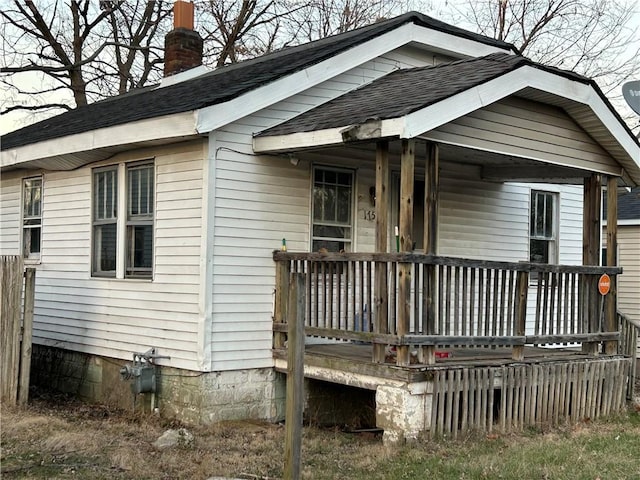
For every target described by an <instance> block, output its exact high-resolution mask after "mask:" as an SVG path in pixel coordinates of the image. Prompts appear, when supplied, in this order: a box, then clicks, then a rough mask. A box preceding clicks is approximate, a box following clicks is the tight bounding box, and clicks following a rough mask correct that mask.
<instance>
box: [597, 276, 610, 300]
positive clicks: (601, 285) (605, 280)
mask: <svg viewBox="0 0 640 480" xmlns="http://www.w3.org/2000/svg"><path fill="white" fill-rule="evenodd" d="M609 290H611V278H610V277H609V275H607V274H606V273H603V274H602V275H601V276H600V279H599V280H598V291H599V292H600V295H606V294H607V293H609Z"/></svg>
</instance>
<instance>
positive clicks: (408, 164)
mask: <svg viewBox="0 0 640 480" xmlns="http://www.w3.org/2000/svg"><path fill="white" fill-rule="evenodd" d="M414 170H415V140H413V139H409V140H406V139H405V140H402V155H401V157H400V231H399V233H400V251H401V252H411V251H412V250H413V238H412V236H413V182H414ZM411 268H412V264H411V263H406V262H405V263H401V264H400V265H399V266H398V336H399V337H403V336H404V335H406V334H408V333H409V322H410V316H411ZM410 360H411V359H410V350H409V346H408V345H402V346H399V347H398V357H397V359H396V361H397V364H398V365H409V363H410Z"/></svg>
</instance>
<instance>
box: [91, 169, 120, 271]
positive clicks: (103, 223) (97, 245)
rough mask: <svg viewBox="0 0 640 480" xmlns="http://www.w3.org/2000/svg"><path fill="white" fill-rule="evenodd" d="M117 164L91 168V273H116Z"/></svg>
mask: <svg viewBox="0 0 640 480" xmlns="http://www.w3.org/2000/svg"><path fill="white" fill-rule="evenodd" d="M117 221H118V168H117V166H112V167H107V168H103V169H97V170H94V171H93V273H94V275H100V276H109V277H115V276H116V246H117V240H118V224H117Z"/></svg>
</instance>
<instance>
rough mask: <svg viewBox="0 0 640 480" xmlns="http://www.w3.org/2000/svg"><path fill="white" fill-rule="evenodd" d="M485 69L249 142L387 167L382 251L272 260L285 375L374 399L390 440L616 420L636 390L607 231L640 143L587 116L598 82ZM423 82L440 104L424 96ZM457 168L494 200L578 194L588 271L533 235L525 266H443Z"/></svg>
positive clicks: (433, 71) (455, 262)
mask: <svg viewBox="0 0 640 480" xmlns="http://www.w3.org/2000/svg"><path fill="white" fill-rule="evenodd" d="M479 60H482V59H475V60H470V61H467V63H464V62H454V63H453V64H451V65H450V66H443V67H432V68H427V69H424V70H423V71H422V72H418V70H421V69H413V70H411V71H410V72H411V73H410V74H406V75H405V74H403V73H402V71H400V73H397V75H395V76H394V74H390V75H388V76H387V77H385V78H383V79H382V80H381V81H375V82H373V83H372V84H370V85H368V86H366V87H363V88H361V89H359V90H357V91H356V92H352V93H350V94H346V95H344V96H343V97H339V98H338V99H336V100H334V101H332V102H329V103H328V104H326V105H323V106H321V107H318V108H316V109H314V110H311V111H310V112H307V113H306V114H303V115H301V116H300V117H296V118H294V119H293V120H291V121H289V122H285V123H284V124H281V125H279V126H276V127H274V128H273V129H270V130H267V131H266V132H262V133H261V134H259V135H258V136H256V138H255V139H254V150H255V151H256V152H262V153H287V154H295V155H300V156H301V157H302V156H304V155H306V154H307V153H308V152H309V153H308V154H309V155H314V154H318V155H326V156H331V155H338V156H345V157H346V156H349V155H353V156H355V157H357V159H358V161H359V162H361V163H366V162H368V163H369V165H371V166H373V165H375V167H374V168H375V186H374V187H373V188H372V190H371V192H372V193H371V194H372V197H375V200H374V203H375V241H374V242H373V243H374V246H373V251H372V252H366V253H365V252H355V251H336V252H332V251H318V252H309V253H307V252H300V253H297V252H296V253H293V252H288V251H287V252H285V251H276V252H274V254H273V259H274V261H275V263H276V298H275V310H274V325H273V330H274V358H275V361H276V367H277V368H279V369H281V370H282V371H288V370H289V368H291V364H292V362H293V361H294V359H295V358H296V355H298V356H299V355H303V358H304V372H305V375H306V376H307V377H309V378H316V379H320V380H325V381H329V382H335V383H341V384H345V385H352V386H358V387H360V388H367V389H371V390H375V392H376V394H375V399H376V419H377V420H376V421H377V424H378V426H380V427H381V428H383V429H384V431H385V436H386V438H387V439H388V440H389V441H397V440H401V439H403V438H404V439H409V438H414V437H416V436H417V435H418V434H419V433H420V432H424V431H430V432H431V433H432V434H449V433H451V434H453V435H455V434H457V432H459V431H464V430H469V429H480V430H491V429H493V428H500V429H509V428H514V427H520V428H521V427H523V426H525V425H536V424H540V423H558V422H561V421H566V420H569V419H571V420H579V419H581V418H586V417H597V416H598V415H607V414H609V413H611V412H614V411H616V410H619V409H620V408H622V406H623V404H624V400H625V398H626V396H628V395H631V392H632V384H633V378H634V373H633V370H632V369H633V368H634V366H635V363H634V362H632V359H631V354H632V353H631V352H632V350H633V349H632V344H633V342H635V341H636V340H635V339H636V338H637V330H636V329H635V327H633V328H631V329H629V328H627V325H626V323H625V322H623V321H622V320H621V318H622V317H621V316H619V315H618V312H617V309H616V277H617V275H619V274H621V273H622V272H621V269H620V268H618V267H617V266H616V265H617V261H616V248H615V245H616V233H617V230H616V222H615V221H613V220H612V219H616V218H617V192H618V188H619V187H621V186H624V185H626V184H634V183H637V182H638V181H640V166H639V165H638V161H639V160H638V158H636V157H635V156H636V153H637V151H638V144H637V141H634V139H633V138H632V134H630V132H628V131H627V130H628V129H626V130H625V127H623V126H622V125H621V121H620V119H619V117H616V114H615V113H614V112H612V111H611V110H606V111H602V109H603V108H606V107H603V105H602V103H603V102H602V100H601V99H599V98H589V101H590V102H591V103H588V102H587V104H586V106H585V103H584V98H583V97H584V95H585V93H584V92H581V91H580V88H584V89H585V90H591V89H592V88H593V87H592V85H591V84H589V83H588V82H586V84H585V82H579V81H577V80H576V79H575V78H567V77H562V78H561V76H559V75H556V73H555V72H548V71H543V70H538V69H530V68H529V67H530V65H528V64H527V63H526V62H525V64H519V63H517V62H518V60H514V59H511V58H491V59H490V61H487V60H485V61H484V62H485V63H483V62H482V61H479ZM474 62H475V63H474ZM514 62H516V63H514ZM496 65H498V67H496ZM465 68H470V69H472V71H473V75H471V72H467V73H468V74H464V75H463V73H464V69H465ZM447 69H450V70H451V71H450V72H449V70H447ZM461 69H462V70H463V71H462V72H461V71H460V70H461ZM449 73H450V74H453V73H455V75H456V76H455V79H456V80H452V77H450V76H448V74H449ZM419 74H421V75H419ZM416 75H418V76H417V77H416ZM392 76H394V78H391V77H392ZM423 77H424V78H423ZM443 78H444V79H445V80H444V83H443ZM421 82H423V83H422V85H425V84H428V85H431V86H432V87H433V85H434V82H439V84H438V85H439V86H440V87H441V89H440V90H438V89H436V88H431V89H425V88H424V87H423V88H421V89H420V88H418V90H416V91H415V92H413V91H412V90H411V88H412V86H413V85H420V84H421ZM425 82H426V83H425ZM457 82H458V83H457ZM576 83H579V84H580V85H578V86H577V87H579V88H576V85H575V84H576ZM416 88H417V87H416ZM399 92H402V94H400V93H399ZM576 92H577V93H576ZM576 95H578V96H579V97H580V98H575V97H576ZM585 98H586V97H585ZM354 105H355V106H358V108H359V109H354ZM416 152H419V153H416ZM445 164H446V165H447V168H448V170H449V171H450V172H451V171H455V170H456V169H459V171H460V172H463V171H465V170H467V169H473V170H474V172H477V176H478V181H479V182H484V184H486V185H490V184H496V183H499V184H509V183H511V182H527V183H529V184H540V185H544V184H573V185H576V184H579V185H582V202H581V205H582V210H581V217H582V231H581V237H582V242H581V247H582V255H581V260H582V261H581V265H579V264H578V265H575V264H574V265H561V264H559V262H557V261H553V259H554V258H555V260H557V258H558V257H557V255H556V256H555V257H554V256H553V255H549V254H548V250H547V251H546V252H544V251H543V254H542V258H543V259H542V261H533V260H534V256H533V255H532V253H533V250H534V249H538V248H539V247H540V245H539V244H536V243H535V242H537V241H538V238H537V237H536V236H535V235H533V234H531V233H530V232H526V231H525V232H524V235H525V236H526V238H527V243H529V245H526V247H525V248H523V249H522V251H520V252H516V253H514V254H512V255H511V256H512V257H514V260H513V261H496V260H492V259H491V257H490V256H489V257H488V258H482V257H481V256H479V257H478V258H468V257H464V256H452V255H446V256H445V255H442V254H441V251H442V250H445V249H444V248H443V246H442V245H441V244H439V242H440V240H441V239H442V237H443V236H442V235H441V232H440V228H441V226H442V221H441V215H440V214H441V207H442V205H441V183H440V181H441V172H442V169H443V165H445ZM391 165H395V166H396V168H397V170H399V172H398V190H399V191H398V197H397V205H396V204H394V196H393V195H392V193H391V192H392V190H393V189H392V180H391V171H392V167H391ZM418 171H419V172H420V174H421V175H422V176H423V178H424V188H423V191H421V192H420V196H417V195H416V191H415V180H416V173H417V172H418ZM603 187H606V191H607V218H608V219H610V220H609V221H608V222H607V235H608V245H609V248H608V249H607V255H606V259H605V260H604V262H601V258H600V232H601V229H600V228H601V223H600V219H601V201H602V192H603ZM416 204H419V205H420V206H421V207H422V208H421V209H419V210H421V211H422V217H421V218H419V219H416V217H415V212H416V208H415V205H416ZM396 208H397V218H393V215H394V212H395V211H396ZM531 211H532V212H534V211H535V208H534V209H533V210H531ZM505 215H507V216H508V214H505ZM532 215H534V213H532ZM396 221H397V223H396ZM394 224H395V225H394ZM416 224H418V225H421V229H419V231H417V229H416V228H415V226H416ZM396 225H397V227H396ZM532 228H533V227H532ZM541 238H542V239H544V235H542V237H541ZM416 245H420V246H421V247H422V248H419V249H416ZM547 248H548V245H547V244H543V250H544V249H547ZM507 256H508V255H507ZM606 287H608V289H607V288H606ZM621 332H622V333H621ZM301 338H302V340H300V339H301ZM305 338H306V339H307V343H308V345H307V346H306V348H304V347H303V350H304V354H302V353H301V352H300V351H299V349H296V348H294V345H304V339H305ZM310 339H314V340H313V341H310ZM547 347H553V348H547ZM633 351H634V352H635V350H633Z"/></svg>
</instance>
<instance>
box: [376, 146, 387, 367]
mask: <svg viewBox="0 0 640 480" xmlns="http://www.w3.org/2000/svg"><path fill="white" fill-rule="evenodd" d="M388 212H389V142H388V141H386V140H382V141H380V142H378V143H377V145H376V252H377V253H387V250H388V243H387V235H388V233H389V222H388V216H387V215H388ZM375 268H376V273H375V296H376V299H375V306H376V310H375V325H374V332H375V333H389V324H388V313H389V310H388V308H389V288H388V284H387V263H386V262H377V263H376V267H375ZM385 348H386V345H383V344H379V343H374V344H373V362H374V363H384V361H385Z"/></svg>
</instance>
